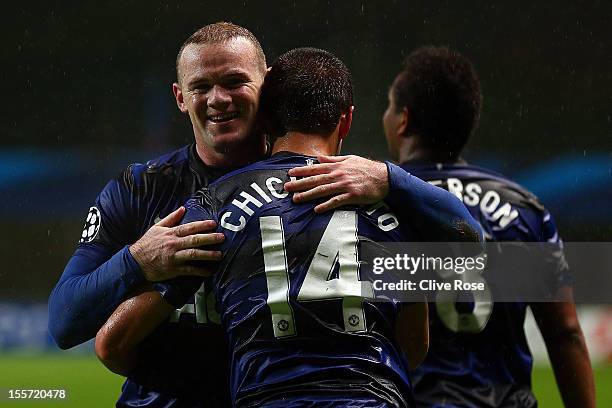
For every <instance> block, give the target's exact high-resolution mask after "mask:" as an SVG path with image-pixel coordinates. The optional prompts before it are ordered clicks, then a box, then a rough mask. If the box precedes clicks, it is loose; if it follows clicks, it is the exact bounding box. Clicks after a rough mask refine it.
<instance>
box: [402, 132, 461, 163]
mask: <svg viewBox="0 0 612 408" xmlns="http://www.w3.org/2000/svg"><path fill="white" fill-rule="evenodd" d="M398 160H399V163H455V162H457V161H458V158H457V157H456V156H455V155H452V154H450V152H440V151H436V150H432V149H430V148H429V147H427V146H425V145H424V144H423V143H422V142H421V140H420V138H418V137H417V136H410V137H405V138H403V139H402V142H401V143H400V146H399V155H398Z"/></svg>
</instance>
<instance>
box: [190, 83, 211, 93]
mask: <svg viewBox="0 0 612 408" xmlns="http://www.w3.org/2000/svg"><path fill="white" fill-rule="evenodd" d="M209 90H210V85H209V84H197V85H194V86H193V88H192V89H191V92H193V93H197V94H200V93H206V92H208V91H209Z"/></svg>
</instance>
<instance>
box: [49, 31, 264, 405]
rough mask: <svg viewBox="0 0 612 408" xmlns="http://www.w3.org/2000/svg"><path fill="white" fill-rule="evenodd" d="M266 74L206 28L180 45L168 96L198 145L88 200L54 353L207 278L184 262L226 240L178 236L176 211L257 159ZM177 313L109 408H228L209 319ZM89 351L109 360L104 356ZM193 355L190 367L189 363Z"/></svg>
mask: <svg viewBox="0 0 612 408" xmlns="http://www.w3.org/2000/svg"><path fill="white" fill-rule="evenodd" d="M265 72H266V62H265V56H264V53H263V50H262V48H261V45H260V44H259V42H258V41H257V39H256V38H255V37H254V36H253V34H251V33H250V32H249V31H248V30H246V29H245V28H243V27H240V26H237V25H234V24H231V23H224V22H221V23H214V24H210V25H207V26H205V27H203V28H201V29H200V30H198V31H196V32H195V33H194V34H193V35H191V36H190V37H189V38H188V39H187V40H186V41H185V43H184V44H183V45H182V47H181V49H180V51H179V53H178V56H177V82H175V83H174V84H173V92H174V95H175V97H176V102H177V105H178V107H179V109H180V110H181V112H183V113H185V114H186V115H188V116H189V118H190V120H191V123H192V126H193V133H194V136H195V143H192V144H190V145H188V146H185V147H183V148H181V149H178V150H176V151H174V152H170V153H168V154H165V155H163V156H161V157H159V158H156V159H153V160H150V161H148V162H147V163H145V164H133V165H130V166H129V167H128V168H127V169H126V170H125V171H123V173H122V174H121V175H120V176H119V177H117V178H116V179H115V180H112V181H111V182H109V183H108V184H107V185H106V187H104V189H103V190H102V192H101V193H100V195H99V196H98V198H97V199H96V202H95V204H94V206H93V207H92V208H91V210H90V215H89V217H88V222H89V224H88V225H87V229H86V231H84V235H83V237H82V239H81V241H80V243H79V245H78V247H77V249H76V252H75V253H74V255H73V256H72V258H71V259H70V261H69V262H68V264H67V266H66V269H65V270H64V273H63V275H62V277H61V278H60V280H59V282H58V283H57V285H56V287H55V288H54V289H53V292H52V293H51V297H50V299H49V331H50V333H51V334H52V336H53V338H54V339H55V341H56V342H57V344H58V345H59V346H60V347H61V348H64V349H65V348H70V347H73V346H75V345H77V344H79V343H81V342H83V341H86V340H88V339H91V338H93V337H94V336H95V335H96V332H97V331H98V330H99V329H100V327H101V326H102V325H103V323H104V322H105V321H106V319H108V317H109V316H110V314H111V313H112V312H113V311H114V310H115V309H116V308H117V307H118V306H119V305H120V304H121V303H122V302H123V301H125V300H126V299H128V298H129V297H131V296H133V295H134V294H135V293H139V292H140V291H142V290H144V289H143V288H146V287H148V286H147V285H149V286H150V284H151V283H152V282H155V281H160V280H164V279H168V278H172V277H174V276H178V275H194V274H195V275H207V274H208V273H209V270H206V269H202V268H195V267H193V266H191V265H190V262H191V261H194V260H214V259H219V257H220V253H219V252H218V251H209V250H206V249H205V248H201V246H202V245H210V244H213V243H218V242H220V240H222V239H223V236H222V234H215V233H211V234H207V232H209V231H211V229H213V228H214V227H215V224H214V223H211V222H197V223H192V224H188V225H182V226H180V227H176V225H177V223H178V222H179V221H180V220H181V218H182V217H183V215H184V208H182V207H181V205H182V204H183V203H185V201H186V200H187V199H188V198H189V197H191V196H192V195H193V193H194V192H195V191H197V190H198V189H200V188H201V187H203V186H206V185H207V184H208V183H210V182H211V181H213V180H215V179H217V178H218V177H219V176H221V175H223V174H225V173H227V172H228V171H230V170H231V169H234V168H237V167H240V166H244V165H246V164H248V163H250V162H253V161H255V160H258V159H260V158H262V157H263V156H264V154H265V141H264V137H263V135H262V134H261V133H258V132H254V131H253V124H254V122H255V118H256V112H257V107H258V104H259V89H260V87H261V84H262V83H263V79H264V76H265ZM177 208H178V209H177ZM196 296H198V297H202V298H204V299H207V298H208V299H209V303H210V288H208V287H206V286H205V285H204V286H202V287H201V289H200V290H199V292H198V294H197V295H196ZM183 312H184V313H178V312H177V313H176V315H175V316H174V317H173V318H172V319H170V321H169V322H166V323H165V324H163V325H162V326H160V327H159V328H158V329H157V330H156V331H155V333H153V334H152V335H151V336H149V337H148V338H147V339H141V340H144V341H143V342H142V344H141V347H140V348H139V353H140V355H139V358H138V359H137V360H135V361H133V363H134V364H133V366H132V369H131V370H130V372H129V373H124V374H128V375H129V377H128V379H127V381H126V382H125V384H124V386H123V390H122V395H121V398H120V400H119V402H118V403H117V405H118V406H147V407H162V406H163V407H169V406H187V405H191V406H202V405H201V404H200V403H199V402H193V399H194V397H193V396H194V394H196V393H197V395H198V396H199V395H200V393H205V394H206V395H207V396H208V404H207V405H206V406H211V405H213V406H224V405H228V404H229V402H228V401H229V397H228V395H229V392H228V387H227V375H228V374H227V360H226V358H225V352H224V350H225V349H226V347H227V343H226V340H225V336H224V333H223V331H222V329H221V328H220V326H219V324H218V320H217V315H216V313H215V311H214V308H210V307H209V308H207V307H206V302H203V303H201V304H200V307H199V308H198V309H189V308H186V309H185V310H183ZM202 338H204V339H206V344H205V346H203V345H202V343H201V341H200V339H202ZM96 346H97V350H98V352H99V353H101V354H102V355H112V350H110V349H105V348H104V344H97V345H96ZM195 348H197V349H198V350H200V352H199V353H198V354H197V355H194V354H193V353H191V352H190V350H193V349H195ZM107 362H109V360H107ZM201 367H210V368H211V369H210V370H201V369H200V368H201ZM196 374H197V380H196Z"/></svg>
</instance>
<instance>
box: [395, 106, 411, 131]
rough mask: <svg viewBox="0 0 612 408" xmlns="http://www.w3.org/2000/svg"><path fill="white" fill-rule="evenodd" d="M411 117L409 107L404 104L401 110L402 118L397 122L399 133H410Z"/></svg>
mask: <svg viewBox="0 0 612 408" xmlns="http://www.w3.org/2000/svg"><path fill="white" fill-rule="evenodd" d="M410 119H411V117H410V110H408V107H406V106H404V108H403V109H402V111H401V112H400V120H399V123H398V124H397V134H399V135H401V136H406V135H407V134H408V124H409V123H410Z"/></svg>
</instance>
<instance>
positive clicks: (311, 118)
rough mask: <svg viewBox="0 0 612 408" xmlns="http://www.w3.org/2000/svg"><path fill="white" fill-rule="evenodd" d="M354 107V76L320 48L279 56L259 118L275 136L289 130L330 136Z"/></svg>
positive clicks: (263, 92)
mask: <svg viewBox="0 0 612 408" xmlns="http://www.w3.org/2000/svg"><path fill="white" fill-rule="evenodd" d="M351 106H353V85H352V82H351V73H350V72H349V70H348V68H347V67H346V65H344V63H343V62H342V61H340V59H338V58H337V57H336V56H334V55H333V54H331V53H329V52H327V51H324V50H321V49H317V48H296V49H293V50H291V51H288V52H286V53H284V54H283V55H281V56H280V57H278V59H277V60H276V61H275V62H274V64H272V68H271V70H270V72H269V73H268V74H267V75H266V79H265V81H264V85H263V87H262V89H261V98H260V115H261V118H262V119H263V122H264V123H266V124H267V126H268V129H267V130H268V132H269V133H270V134H271V136H272V137H278V136H283V135H284V134H286V133H287V132H290V131H295V132H302V133H311V134H318V135H327V134H329V133H331V132H332V131H333V130H334V129H335V128H336V126H337V125H338V122H339V121H340V116H341V115H342V114H343V113H345V112H347V111H348V110H349V109H350V107H351Z"/></svg>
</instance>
